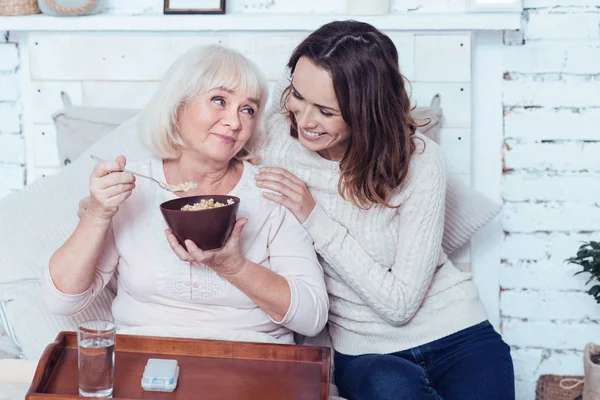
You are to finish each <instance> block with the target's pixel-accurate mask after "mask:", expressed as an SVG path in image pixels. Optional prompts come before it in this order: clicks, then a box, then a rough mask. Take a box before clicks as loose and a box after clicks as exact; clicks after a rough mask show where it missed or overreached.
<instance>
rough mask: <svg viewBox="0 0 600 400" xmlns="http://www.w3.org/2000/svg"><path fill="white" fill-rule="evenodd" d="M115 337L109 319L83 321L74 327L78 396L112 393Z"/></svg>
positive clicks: (97, 395)
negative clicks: (76, 350) (75, 330)
mask: <svg viewBox="0 0 600 400" xmlns="http://www.w3.org/2000/svg"><path fill="white" fill-rule="evenodd" d="M115 340H116V329H115V325H114V324H113V323H112V322H109V321H86V322H83V323H82V324H80V325H79V327H78V328H77V348H78V367H79V368H78V375H79V395H80V396H84V397H112V393H113V375H114V370H115Z"/></svg>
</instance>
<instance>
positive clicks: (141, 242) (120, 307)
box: [44, 158, 329, 343]
mask: <svg viewBox="0 0 600 400" xmlns="http://www.w3.org/2000/svg"><path fill="white" fill-rule="evenodd" d="M128 168H130V169H133V170H135V171H138V172H141V173H143V174H147V175H150V176H152V177H154V178H156V179H158V180H161V181H163V182H164V181H166V180H165V176H164V170H163V164H162V160H161V159H158V158H150V159H149V160H147V161H145V162H140V163H134V164H128ZM258 172H259V170H258V168H257V167H255V166H253V165H252V164H250V163H247V162H244V170H243V173H242V176H241V178H240V181H239V182H238V184H237V185H236V186H235V188H234V189H233V190H232V191H231V192H230V193H229V194H230V195H232V196H237V197H239V198H240V199H241V201H240V207H239V211H238V214H237V217H238V218H241V217H246V218H248V223H247V224H246V225H245V226H244V229H243V231H242V235H241V245H242V253H243V254H244V255H245V257H246V258H247V259H248V260H250V261H252V262H255V263H257V264H261V265H263V266H264V267H266V268H269V269H271V270H272V271H274V272H276V273H278V274H279V275H281V276H283V277H284V278H285V279H286V280H287V282H288V284H289V287H290V290H291V303H290V306H289V309H288V311H287V314H286V315H285V317H284V318H283V320H281V321H274V320H273V319H272V318H270V317H269V315H268V314H267V313H265V312H264V311H263V310H262V309H261V308H259V307H258V306H257V305H256V304H255V303H254V302H253V301H252V300H251V299H250V298H249V297H248V296H247V295H245V294H244V293H243V292H241V291H240V290H239V289H237V288H236V287H235V286H233V285H231V284H230V283H229V282H227V281H226V280H225V279H223V278H221V277H220V276H219V275H218V274H217V273H215V272H214V271H213V270H212V269H210V268H208V267H207V266H205V265H202V264H200V265H199V264H195V263H188V262H184V261H181V260H180V259H179V258H178V257H177V256H176V255H175V253H174V252H173V251H172V250H171V248H170V246H169V243H168V242H167V240H166V237H165V234H164V230H165V229H166V228H167V225H166V223H165V221H164V219H163V217H162V215H161V213H160V209H159V205H160V204H161V203H162V202H164V201H166V200H170V199H174V198H176V195H175V194H173V193H169V192H167V191H165V190H163V189H161V188H160V187H159V186H158V185H156V184H155V183H153V182H151V181H149V180H146V179H138V180H137V182H136V188H135V189H134V191H133V194H132V195H131V197H130V198H129V199H127V201H126V202H125V203H124V204H123V205H122V206H121V207H120V208H119V211H118V212H117V214H116V215H115V216H114V218H113V221H112V228H111V230H110V231H109V232H108V236H107V240H106V244H105V248H104V249H103V252H102V254H101V256H100V260H99V262H98V265H97V266H96V277H95V280H94V282H93V283H92V285H91V286H90V287H89V288H88V289H87V290H86V291H84V292H83V293H81V294H75V295H69V294H65V293H62V292H60V291H59V290H58V289H57V288H56V286H55V285H54V283H53V282H52V279H51V277H50V273H49V269H47V273H46V279H45V285H44V299H45V303H46V305H47V307H48V309H49V310H50V311H51V312H53V313H55V314H61V315H71V314H76V313H78V312H80V311H81V310H83V309H84V308H85V307H86V306H88V305H89V304H90V303H91V302H92V300H93V299H94V298H95V297H96V296H97V295H98V293H100V291H101V290H102V289H103V288H104V287H105V286H106V284H107V283H108V282H109V280H110V279H111V277H112V276H113V275H114V274H115V272H116V273H117V274H118V275H117V276H118V279H117V282H118V291H117V296H116V297H115V299H114V302H113V305H112V313H113V316H114V319H115V322H116V324H117V325H118V327H120V328H123V327H133V326H185V327H199V328H203V329H215V330H249V331H257V332H262V333H267V334H270V335H272V336H274V337H275V338H276V339H278V340H280V341H281V342H287V343H293V334H292V331H294V332H298V333H300V334H303V335H308V336H314V335H316V334H317V333H318V332H320V331H321V329H322V328H323V327H324V325H325V323H326V320H327V313H328V309H329V302H328V297H327V290H326V288H325V283H324V277H323V270H322V268H321V266H320V264H319V262H318V260H317V257H316V254H315V251H314V249H313V245H312V239H311V238H310V236H309V235H308V233H307V232H306V230H305V229H304V228H303V227H302V226H301V225H300V223H299V222H298V221H297V220H296V218H295V217H294V216H293V215H292V214H291V213H290V212H289V211H287V210H286V209H285V208H283V207H281V206H279V205H277V204H275V203H273V202H270V201H268V200H266V199H264V198H263V197H262V195H261V189H259V188H258V187H256V185H255V183H254V175H256V174H257V173H258Z"/></svg>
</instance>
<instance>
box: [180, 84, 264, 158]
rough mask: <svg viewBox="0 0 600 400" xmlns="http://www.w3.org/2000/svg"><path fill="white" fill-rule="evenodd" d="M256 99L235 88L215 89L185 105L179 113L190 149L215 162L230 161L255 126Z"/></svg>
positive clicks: (184, 138) (184, 136)
mask: <svg viewBox="0 0 600 400" xmlns="http://www.w3.org/2000/svg"><path fill="white" fill-rule="evenodd" d="M257 113H258V100H256V99H251V98H248V97H247V96H246V95H245V94H243V93H239V92H238V91H236V88H225V87H218V88H214V89H212V90H210V91H209V92H208V93H202V94H200V95H199V96H197V97H196V98H194V99H193V100H190V101H189V102H187V104H186V106H185V107H182V108H181V110H180V111H179V113H178V124H179V131H180V133H181V136H182V138H183V140H184V141H185V143H186V144H187V145H188V147H189V149H190V150H192V151H195V152H198V153H200V154H202V155H204V156H207V157H209V158H210V159H213V160H215V161H223V162H226V161H229V160H231V159H232V158H233V157H235V155H236V154H237V153H238V152H239V151H240V150H241V149H242V148H243V147H244V145H245V144H246V142H247V141H248V139H250V137H251V136H252V133H253V132H254V129H255V128H256V123H257Z"/></svg>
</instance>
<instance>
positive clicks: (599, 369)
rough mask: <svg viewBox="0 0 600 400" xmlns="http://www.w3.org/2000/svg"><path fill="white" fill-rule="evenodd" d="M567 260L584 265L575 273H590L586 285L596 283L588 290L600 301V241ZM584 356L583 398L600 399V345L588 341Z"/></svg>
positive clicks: (583, 247)
mask: <svg viewBox="0 0 600 400" xmlns="http://www.w3.org/2000/svg"><path fill="white" fill-rule="evenodd" d="M566 261H567V262H568V263H570V264H577V265H580V266H581V267H582V269H581V271H578V272H576V273H575V275H579V274H582V273H588V274H590V278H589V279H588V281H587V282H586V285H587V284H589V283H592V282H594V285H593V286H592V287H591V288H589V289H588V291H587V292H588V293H589V294H590V295H592V296H594V299H595V300H596V303H600V243H598V242H593V241H590V242H589V243H584V244H582V245H581V246H580V247H579V250H577V255H576V256H575V257H570V258H568V259H567V260H566ZM583 357H584V359H583V367H584V371H585V378H584V383H583V400H600V346H598V345H595V344H593V343H588V344H587V345H586V346H585V350H584V353H583Z"/></svg>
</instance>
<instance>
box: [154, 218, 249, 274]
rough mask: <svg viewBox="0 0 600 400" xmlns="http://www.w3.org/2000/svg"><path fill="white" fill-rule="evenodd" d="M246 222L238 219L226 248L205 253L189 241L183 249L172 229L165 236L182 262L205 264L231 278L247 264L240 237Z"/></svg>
mask: <svg viewBox="0 0 600 400" xmlns="http://www.w3.org/2000/svg"><path fill="white" fill-rule="evenodd" d="M246 222H248V220H247V219H246V218H240V219H238V220H237V221H236V222H235V225H234V227H233V230H232V231H231V235H230V236H229V239H227V242H225V246H223V247H222V248H220V249H217V250H207V251H204V250H202V249H200V248H199V247H198V246H196V244H195V243H194V242H192V241H191V240H189V239H188V240H186V241H185V247H183V246H182V245H180V244H179V242H178V241H177V238H176V237H175V235H174V234H173V232H171V230H170V229H167V230H165V234H166V235H167V240H168V241H169V245H170V246H171V249H173V251H174V252H175V254H176V255H177V257H179V259H180V260H182V261H185V262H194V263H198V264H204V265H206V266H208V267H210V268H211V269H213V270H214V271H215V272H216V273H217V274H219V275H222V276H228V275H229V276H231V275H236V274H237V273H239V272H240V271H241V270H242V268H243V267H244V264H245V262H246V259H245V258H244V256H243V255H242V250H241V249H240V235H241V233H242V229H243V228H244V225H246ZM186 248H187V250H186Z"/></svg>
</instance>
